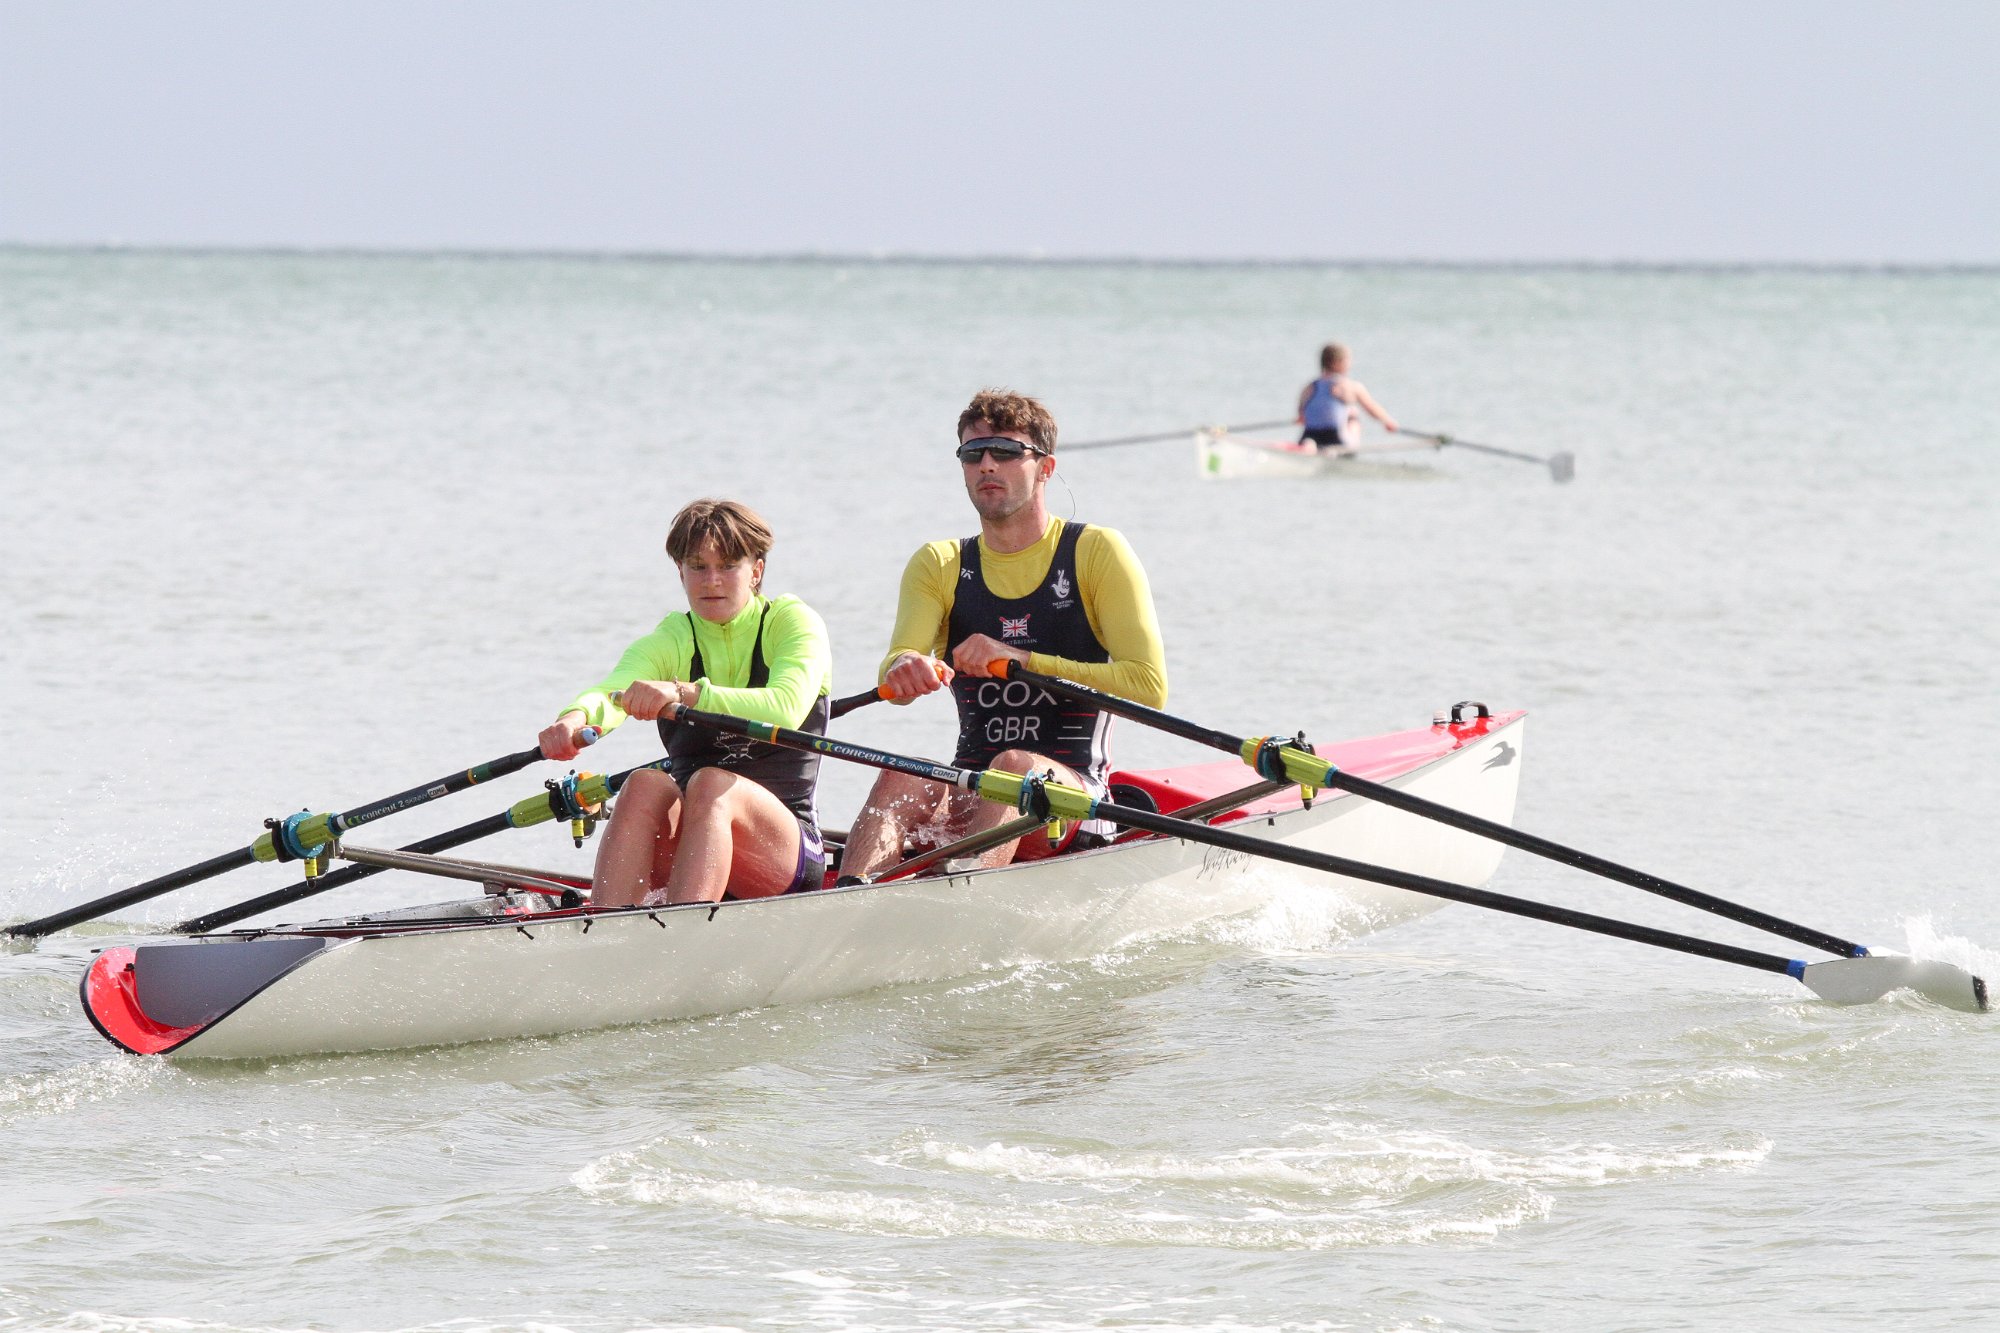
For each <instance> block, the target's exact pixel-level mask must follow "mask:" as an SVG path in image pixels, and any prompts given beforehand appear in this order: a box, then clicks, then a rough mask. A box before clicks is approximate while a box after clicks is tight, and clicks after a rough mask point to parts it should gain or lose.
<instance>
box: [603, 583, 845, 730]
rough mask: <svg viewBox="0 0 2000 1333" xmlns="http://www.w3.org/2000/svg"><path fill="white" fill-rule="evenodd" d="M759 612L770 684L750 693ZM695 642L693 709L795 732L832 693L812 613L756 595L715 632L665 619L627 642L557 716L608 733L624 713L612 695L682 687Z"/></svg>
mask: <svg viewBox="0 0 2000 1333" xmlns="http://www.w3.org/2000/svg"><path fill="white" fill-rule="evenodd" d="M766 607H768V608H770V614H769V616H768V617H766V618H765V619H764V665H765V667H766V669H767V670H768V671H769V679H768V683H767V684H765V685H764V686H763V687H761V688H759V689H750V688H749V680H750V659H751V657H752V656H753V653H754V650H755V648H756V644H757V622H758V619H759V617H762V616H764V614H765V608H766ZM697 643H699V644H700V645H701V665H702V670H703V672H704V674H703V675H702V677H701V679H700V680H697V681H695V682H694V683H695V684H697V685H699V686H701V697H700V698H698V699H697V700H695V707H696V708H700V709H704V710H706V711H708V712H711V713H730V714H733V715H734V716H736V717H744V718H749V719H750V720H751V721H753V722H770V723H775V724H776V725H778V726H781V727H796V726H798V725H799V724H800V723H801V722H803V721H805V719H806V714H807V713H809V712H811V711H812V704H813V700H814V699H817V698H818V697H819V696H820V695H822V694H828V693H831V692H832V689H833V649H832V647H831V645H830V644H829V642H828V640H827V634H826V622H824V621H822V620H821V619H820V618H819V613H818V612H817V611H815V610H813V609H812V608H811V607H809V606H807V605H806V604H805V603H804V602H802V601H800V600H799V599H798V598H796V597H793V596H790V595H789V594H787V595H786V596H783V597H775V598H767V597H763V596H756V597H752V598H751V599H750V603H749V605H748V606H745V607H744V608H743V609H742V610H741V611H740V612H738V613H737V615H736V617H735V618H734V619H733V620H729V621H726V622H725V623H723V624H720V625H718V624H715V623H714V622H712V621H708V620H703V619H702V618H701V617H700V616H696V615H687V614H678V613H677V614H674V615H670V616H668V617H667V618H666V619H665V620H662V621H661V622H660V623H659V625H658V626H657V627H655V628H654V630H653V632H652V633H650V634H648V635H646V636H645V637H644V638H641V639H636V640H634V641H633V643H632V646H631V647H629V648H627V649H626V650H625V652H624V653H623V654H622V655H621V656H620V657H619V659H618V665H617V666H615V667H613V668H611V673H610V674H609V675H607V676H606V677H605V678H604V679H603V680H600V681H598V682H597V683H596V684H595V685H592V686H591V687H590V688H589V689H587V690H585V691H584V692H583V693H581V694H579V695H577V696H576V698H574V699H572V700H570V702H569V703H568V705H567V706H566V707H564V709H563V712H569V711H570V710H571V709H576V710H578V711H580V712H582V713H583V715H584V719H585V720H586V721H588V722H589V723H590V725H592V726H594V727H597V728H599V729H600V730H604V731H609V730H610V729H611V728H613V727H615V726H617V725H618V724H619V723H621V722H623V721H624V720H625V710H624V709H622V708H620V707H619V706H618V705H617V704H614V703H612V702H611V692H612V691H613V690H622V689H624V688H625V687H626V686H627V685H630V684H631V683H632V682H633V681H635V680H680V681H685V680H687V679H688V672H689V670H690V669H691V668H692V667H693V665H694V649H695V645H696V644H697Z"/></svg>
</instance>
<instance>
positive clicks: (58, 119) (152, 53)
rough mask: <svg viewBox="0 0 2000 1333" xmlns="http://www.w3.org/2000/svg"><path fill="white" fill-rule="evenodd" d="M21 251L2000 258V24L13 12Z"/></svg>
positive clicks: (1780, 13) (1113, 6) (1755, 13)
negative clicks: (24, 247)
mask: <svg viewBox="0 0 2000 1333" xmlns="http://www.w3.org/2000/svg"><path fill="white" fill-rule="evenodd" d="M0 243H32V244H103V243H117V244H127V245H168V246H282V247H365V248H377V247H384V248H397V249H404V248H419V249H428V248H477V249H510V250H511V249H533V250H617V251H664V252H680V253H688V252H693V253H728V254H770V253H778V254H798V253H837V254H874V253H888V254H912V255H936V256H954V255H1048V256H1057V257H1072V256H1075V257H1094V256H1136V257H1142V258H1216V259H1290V258H1300V259H1326V260H1344V259H1381V260H1389V259H1430V260H1454V261H1459V260H1466V261H1476V260H1585V261H1619V260H1638V261H1655V262H1678V261H1696V262H1704V261H1719V262H1731V261H1751V262H1761V261H1804V262H1832V263H1842V262H1858V263H1906V264H1927V263H1961V264H1964V263H1986V264H1991V263H2000V0H1930V2H1927V0H1903V2H1901V3H1894V4H1891V3H1850V2H1845V0H1825V2H1822V3H1789V2H1782V3H1758V0H1732V2H1727V3H1693V2H1684V0H1660V2H1659V3H1638V2H1632V3H1621V2H1606V3H1517V4H1502V3H1485V4H1480V3H1462V2H1460V3H1422V2H1421V0H1370V3H1366V4H1348V3H1317V4H1315V3H1254V2H1253V3H1244V2H1241V0H1239V2H1237V3H1228V4H1212V5H1210V4H1188V3H1174V2H1172V0H1156V2H1154V3H1126V2H1125V0H1100V2H1098V3H1091V2H1090V0H1071V2H1070V3H1039V2H1036V3H1018V2H1015V3H1007V2H1005V0H1002V2H999V3H993V2H988V3H944V2H943V0H934V2H932V3H851V4H836V3H823V4H800V3H777V2H771V3H761V2H759V0H741V2H738V3H726V2H724V0H710V2H708V3H631V2H627V3H586V2H582V0H578V2H574V3H561V4H558V3H546V4H530V3H519V2H512V0H494V2H491V3H470V2H461V3H421V2H418V0H399V2H397V3H381V2H379V0H344V2H342V3H324V2H322V0H256V2H254V3H225V2H221V0H214V2H174V0H169V2H166V3H161V2H159V0H132V2H129V3H104V2H100V0H0Z"/></svg>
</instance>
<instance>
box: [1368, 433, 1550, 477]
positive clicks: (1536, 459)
mask: <svg viewBox="0 0 2000 1333" xmlns="http://www.w3.org/2000/svg"><path fill="white" fill-rule="evenodd" d="M1396 433H1397V434H1398V435H1414V436H1416V437H1417V438H1418V439H1420V440H1429V441H1431V442H1432V443H1434V444H1436V445H1437V447H1438V448H1440V449H1444V448H1453V449H1470V450H1472V451H1473V452H1474V453H1481V454H1492V455H1493V456H1495V457H1496V458H1515V459H1519V460H1520V461H1521V462H1523V463H1540V464H1541V465H1542V466H1543V467H1545V468H1547V469H1548V470H1549V476H1551V477H1553V478H1554V479H1555V480H1556V481H1557V482H1565V481H1572V480H1574V479H1575V478H1576V455H1575V454H1573V453H1571V452H1569V451H1568V450H1567V449H1565V450H1563V451H1562V452H1561V453H1554V454H1549V455H1548V456H1546V457H1544V456H1543V455H1541V454H1526V453H1522V452H1521V451H1520V450H1518V449H1502V448H1501V447H1500V446H1499V445H1497V444H1478V443H1475V442H1474V441H1472V440H1461V439H1459V438H1458V437H1457V436H1456V435H1445V434H1443V433H1441V432H1438V431H1428V430H1411V429H1410V428H1409V427H1407V426H1403V427H1400V428H1398V430H1397V431H1396Z"/></svg>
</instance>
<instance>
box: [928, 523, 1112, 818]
mask: <svg viewBox="0 0 2000 1333" xmlns="http://www.w3.org/2000/svg"><path fill="white" fill-rule="evenodd" d="M1087 526H1088V525H1087V524H1083V523H1064V524H1063V529H1062V535H1061V536H1059V537H1057V538H1056V553H1055V558H1054V559H1052V560H1050V561H1049V571H1048V573H1046V574H1044V575H1043V576H1042V582H1041V586H1040V587H1038V588H1036V589H1035V590H1034V591H1033V592H1031V593H1029V594H1028V595H1027V596H1026V597H1013V598H1008V597H999V596H996V595H994V593H993V590H992V589H990V588H988V587H987V586H986V579H985V576H984V574H983V572H982V571H981V569H980V566H979V538H977V537H967V538H965V539H964V540H962V541H960V542H959V544H958V571H959V572H958V587H957V589H956V591H955V594H954V596H953V597H952V599H951V618H950V621H949V622H948V628H947V630H946V632H945V644H946V649H945V655H946V656H950V654H951V650H952V649H954V648H956V647H958V645H959V644H961V643H963V642H965V641H966V640H967V639H969V638H971V637H972V636H973V635H975V634H984V635H987V636H988V637H989V638H994V639H998V640H1000V642H1002V643H1007V644H1012V645H1014V646H1015V647H1017V648H1025V649H1027V650H1028V651H1029V652H1036V653H1047V654H1049V655H1051V656H1054V657H1066V658H1068V659H1069V660H1070V661H1072V662H1109V661H1110V660H1111V654H1110V653H1109V652H1108V651H1106V650H1105V647H1104V645H1103V644H1101V643H1099V642H1098V641H1097V635H1096V633H1095V632H1094V631H1093V630H1092V629H1091V628H1090V618H1089V617H1088V616H1087V615H1086V614H1085V613H1084V610H1083V591H1082V589H1081V588H1079V587H1078V586H1077V580H1078V572H1077V567H1076V543H1077V539H1078V538H1080V537H1082V536H1083V533H1084V530H1085V528H1086V527H1087ZM951 692H952V694H953V696H955V697H956V699H957V701H958V753H957V755H955V756H954V757H953V759H952V763H953V764H955V765H957V766H958V767H960V768H986V767H989V766H990V765H991V764H992V762H993V760H994V759H995V758H996V757H998V755H999V754H1000V752H1001V751H1002V750H1027V751H1030V752H1031V753H1034V754H1039V755H1042V756H1043V757H1045V758H1048V759H1053V760H1055V761H1056V762H1057V763H1059V764H1066V765H1068V766H1069V767H1070V768H1072V769H1074V770H1075V771H1076V772H1077V773H1079V774H1081V775H1082V776H1084V777H1085V778H1088V779H1091V780H1092V781H1094V782H1097V783H1099V784H1102V783H1103V782H1104V773H1105V769H1106V768H1107V767H1108V765H1109V759H1108V756H1107V755H1106V752H1105V741H1106V739H1107V737H1108V735H1109V733H1110V729H1111V716H1110V714H1108V713H1101V712H1099V711H1098V710H1097V709H1095V708H1092V707H1090V706H1089V705H1088V704H1081V703H1077V702H1076V701H1074V700H1072V699H1069V698H1067V697H1064V698H1058V697H1057V696H1056V695H1054V694H1051V693H1050V692H1049V691H1047V690H1045V689H1043V688H1042V687H1041V686H1039V685H1029V684H1027V683H1026V682H1024V681H1018V680H1010V681H999V680H994V679H993V678H992V677H990V676H968V675H966V674H965V673H964V672H962V671H961V672H959V673H958V675H957V676H955V677H953V678H952V682H951Z"/></svg>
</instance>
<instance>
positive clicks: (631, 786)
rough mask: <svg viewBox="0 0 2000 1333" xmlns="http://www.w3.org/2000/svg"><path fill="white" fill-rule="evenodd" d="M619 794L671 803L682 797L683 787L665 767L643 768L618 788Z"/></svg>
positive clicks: (643, 799) (641, 799)
mask: <svg viewBox="0 0 2000 1333" xmlns="http://www.w3.org/2000/svg"><path fill="white" fill-rule="evenodd" d="M696 776H699V774H697V775H696ZM618 794H619V795H620V796H623V797H633V798H637V799H638V800H640V801H661V802H666V803H669V804H671V803H672V802H674V801H677V800H679V799H680V795H681V789H680V786H679V785H678V784H677V783H675V781H674V780H673V778H672V777H670V776H669V775H668V774H667V772H666V771H665V770H664V769H658V768H642V769H640V770H639V771H638V772H637V773H634V774H633V775H632V776H631V777H629V778H626V779H625V785H624V786H623V787H620V788H619V789H618Z"/></svg>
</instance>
